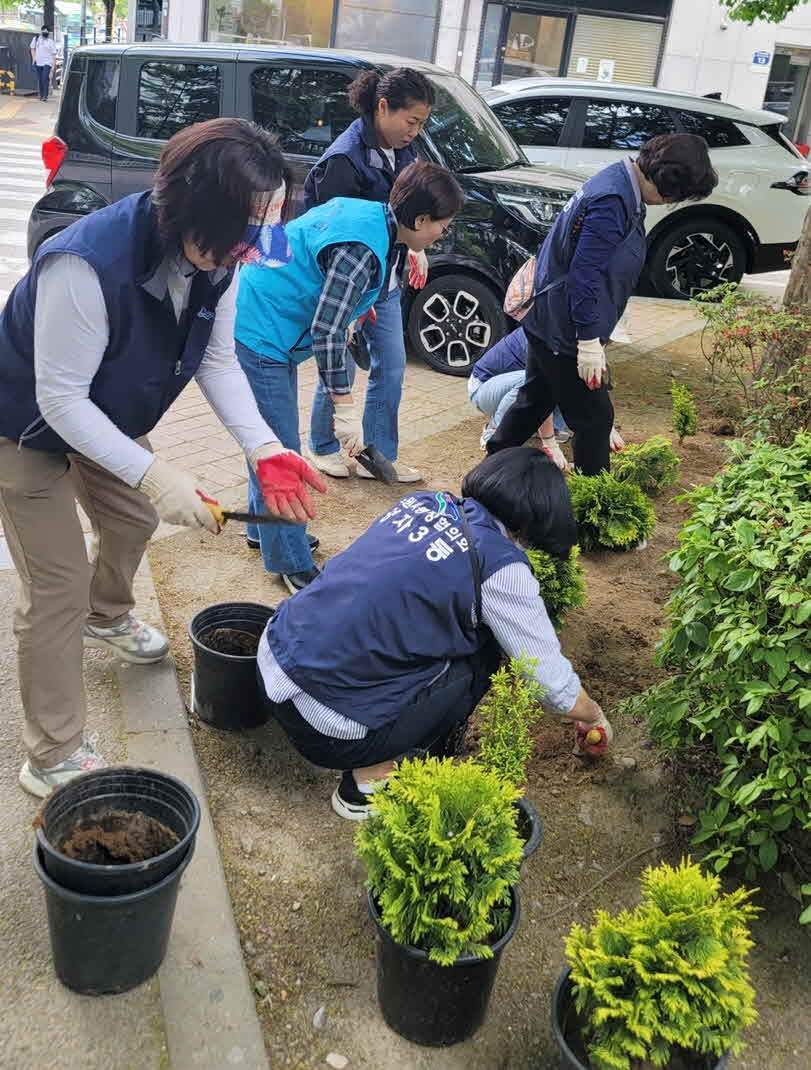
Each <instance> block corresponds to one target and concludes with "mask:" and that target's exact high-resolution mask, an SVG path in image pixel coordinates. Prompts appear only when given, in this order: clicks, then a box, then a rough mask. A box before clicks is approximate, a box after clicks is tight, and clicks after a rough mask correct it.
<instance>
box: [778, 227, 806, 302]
mask: <svg viewBox="0 0 811 1070" xmlns="http://www.w3.org/2000/svg"><path fill="white" fill-rule="evenodd" d="M783 304H784V305H785V306H786V307H787V308H788V307H791V306H793V305H799V306H800V307H801V308H802V307H803V306H805V307H807V308H811V207H809V209H808V211H807V212H806V213H805V222H804V223H803V231H802V234H801V235H800V243H799V245H798V246H797V252H796V253H795V254H794V256H793V257H792V259H791V275H790V276H789V280H788V286H786V293H785V296H784V298H783Z"/></svg>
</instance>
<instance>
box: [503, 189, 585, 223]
mask: <svg viewBox="0 0 811 1070" xmlns="http://www.w3.org/2000/svg"><path fill="white" fill-rule="evenodd" d="M570 197H571V194H570V193H564V192H563V191H562V190H557V189H539V190H538V191H537V193H530V194H526V193H497V194H496V199H497V200H498V202H499V204H500V205H501V207H502V208H504V209H506V211H508V212H509V213H510V214H511V215H514V216H516V217H517V218H518V219H520V220H521V222H522V223H528V224H529V225H530V226H531V227H538V226H541V227H544V228H547V227H551V226H552V224H553V223H554V222H555V220H556V219H557V217H558V215H559V214H560V212H561V210H562V209H563V206H564V204H566V202H567V201H568V200H569V198H570Z"/></svg>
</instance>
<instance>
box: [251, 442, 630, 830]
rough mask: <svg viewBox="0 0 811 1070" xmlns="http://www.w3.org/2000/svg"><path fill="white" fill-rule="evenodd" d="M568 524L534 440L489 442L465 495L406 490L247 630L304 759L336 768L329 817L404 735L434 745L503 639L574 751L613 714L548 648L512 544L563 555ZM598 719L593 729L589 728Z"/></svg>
mask: <svg viewBox="0 0 811 1070" xmlns="http://www.w3.org/2000/svg"><path fill="white" fill-rule="evenodd" d="M576 537H577V532H576V528H575V522H574V518H573V516H572V509H571V503H570V501H569V493H568V490H567V489H566V482H565V480H564V477H563V475H562V474H561V472H560V471H559V469H558V468H557V466H556V465H555V464H554V462H553V461H552V460H550V459H549V458H548V457H546V456H545V454H543V453H541V452H540V451H538V450H534V449H531V448H528V447H517V448H515V449H509V450H504V451H503V452H501V453H499V454H497V455H496V456H494V457H488V458H487V459H486V460H484V461H482V463H481V464H480V465H478V466H477V467H476V468H474V469H473V470H472V471H471V472H469V473H468V474H467V476H465V479H464V480H463V482H462V498H461V499H459V498H456V497H454V495H452V494H444V493H434V492H429V491H425V492H414V493H413V494H411V495H410V496H409V497H407V498H403V500H402V501H400V502H399V503H398V504H397V505H395V506H393V508H391V509H389V511H388V512H387V513H385V514H384V515H383V516H381V517H380V518H379V519H378V520H376V521H375V522H374V523H373V524H372V526H371V527H370V528H369V529H368V531H366V532H365V534H363V535H361V536H360V538H358V539H356V540H355V542H354V543H353V544H352V545H351V546H350V547H349V548H348V549H346V550H345V551H344V552H343V553H341V554H338V555H337V557H333V558H332V559H331V560H330V561H329V562H328V564H327V565H326V567H325V569H324V571H323V572H322V573H321V575H320V577H319V578H318V579H317V580H316V582H315V583H312V584H310V586H309V587H307V589H306V590H304V591H302V592H301V593H300V594H297V595H295V596H294V597H293V598H288V599H287V601H286V602H284V603H282V605H281V606H280V607H279V609H278V611H277V612H276V614H275V616H274V617H273V618H272V619H271V621H270V622H269V624H268V627H267V629H266V631H265V634H264V635H263V637H262V640H261V641H260V644H259V653H258V667H259V674H260V682H261V684H262V686H263V687H264V691H265V694H266V696H267V699H268V702H269V704H270V707H271V712H272V714H273V715H274V716H275V717H276V718H277V719H278V720H279V721H280V723H281V724H282V726H283V727H284V728H285V730H286V731H287V733H288V735H289V736H290V739H291V741H292V743H293V744H294V745H295V747H296V748H297V749H298V750H299V751H300V752H301V754H302V755H304V757H305V758H307V759H308V760H309V761H311V762H313V763H314V764H315V765H319V766H324V767H326V768H331V769H342V770H343V771H344V773H343V777H342V779H341V782H340V784H339V786H338V787H337V788H336V790H335V792H334V793H333V796H332V806H333V809H334V810H335V812H336V813H337V814H339V815H340V816H341V817H345V818H349V819H351V820H360V819H362V818H364V817H366V816H367V814H368V812H369V798H368V795H369V791H370V785H371V784H372V783H374V781H376V780H380V779H383V778H384V777H386V776H388V774H389V773H390V772H391V770H392V768H393V763H394V760H395V759H397V758H399V757H402V756H403V755H404V754H406V753H407V752H409V751H412V750H415V749H416V750H425V749H428V748H430V749H431V750H432V751H434V752H442V751H443V750H444V749H445V747H446V746H447V744H448V742H450V740H452V739H453V738H454V737H455V736H456V734H457V729H458V728H459V727H460V725H461V724H463V723H464V721H465V720H466V719H467V718H468V717H469V716H470V714H471V713H472V712H473V710H474V709H475V707H476V705H477V704H478V702H479V701H480V699H481V698H482V697H483V695H484V694H485V692H486V691H487V689H488V687H489V683H490V676H491V674H492V673H493V672H495V670H496V669H497V668H498V664H499V659H500V656H501V654H502V652H503V653H504V654H506V655H508V656H516V655H519V654H521V653H522V652H523V653H525V654H527V655H529V657H531V658H535V659H536V663H537V667H536V670H535V672H536V676H537V679H538V682H539V683H540V685H541V687H542V688H543V691H544V697H543V703H544V705H545V706H546V707H547V709H550V710H553V711H555V712H557V713H558V714H560V715H561V716H562V717H564V718H567V719H568V720H570V721H572V722H574V724H575V746H576V753H589V754H595V755H596V754H602V753H603V752H604V751H605V750H606V749H607V747H608V744H609V743H610V742H611V737H612V732H611V726H610V724H609V723H608V721H607V720H606V719H605V717H604V715H603V713H602V710H601V709H600V707H599V706H598V705H597V703H596V702H594V701H593V700H592V699H591V698H589V696H588V695H587V694H586V692H585V691H584V690H583V687H582V686H581V684H580V680H579V678H578V676H577V674H576V673H575V671H574V670H573V669H572V666H571V664H570V663H569V661H568V660H567V659H566V658H565V657H564V656H563V654H562V653H561V650H560V644H559V643H558V639H557V636H556V635H555V632H554V629H553V628H552V625H551V623H550V621H549V616H548V614H547V612H546V609H545V607H544V604H543V600H542V598H541V597H540V593H539V589H538V583H537V581H536V579H535V577H534V576H533V574H532V570H531V568H530V566H529V561H528V560H527V557H526V554H525V553H524V551H523V550H522V549H521V547H522V546H533V547H537V548H539V549H543V550H546V551H547V552H548V553H551V554H555V555H559V556H565V555H567V554H568V553H569V550H570V549H571V547H572V545H573V544H574V542H575V540H576ZM592 728H597V729H598V730H599V732H600V737H601V740H600V742H599V743H596V744H592V745H589V744H588V743H587V742H586V739H585V737H586V733H587V732H588V731H589V730H590V729H592Z"/></svg>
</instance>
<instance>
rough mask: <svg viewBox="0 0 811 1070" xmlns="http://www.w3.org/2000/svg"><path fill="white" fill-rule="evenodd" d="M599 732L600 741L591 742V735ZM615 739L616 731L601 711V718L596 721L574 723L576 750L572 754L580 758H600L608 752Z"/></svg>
mask: <svg viewBox="0 0 811 1070" xmlns="http://www.w3.org/2000/svg"><path fill="white" fill-rule="evenodd" d="M590 732H597V734H598V735H599V737H600V738H599V739H595V740H590V739H589V738H588V737H589V733H590ZM613 739H614V729H613V728H612V727H611V723H610V721H609V720H608V718H607V717H606V715H605V714H604V713H603V711H602V710H600V716H599V717H598V718H597V720H596V721H589V722H586V721H575V723H574V748H573V749H572V754H576V755H577V756H578V757H581V758H582V757H583V756H586V757H589V758H600V757H601V756H602V755H603V754H605V752H606V751H607V750H608V748H609V746H610V745H611V743H612V742H613Z"/></svg>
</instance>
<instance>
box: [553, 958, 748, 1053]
mask: <svg viewBox="0 0 811 1070" xmlns="http://www.w3.org/2000/svg"><path fill="white" fill-rule="evenodd" d="M570 974H571V970H570V969H569V967H568V966H567V967H566V969H565V970H564V971H563V973H561V975H560V977H558V981H557V984H556V985H555V992H554V995H553V996H552V1033H553V1035H554V1037H555V1040H556V1041H557V1045H558V1048H559V1049H560V1068H561V1070H591V1063H589V1061H588V1057H587V1055H586V1051H585V1047H584V1044H583V1039H582V1036H581V1033H580V1021H579V1019H578V1016H577V1011H576V1009H575V1005H574V997H573V996H572V981H571V977H570ZM727 1065H728V1064H727V1056H726V1055H722V1056H721V1058H720V1059H718V1060H715V1059H714V1057H713V1056H711V1055H710V1056H703V1057H702V1056H697V1057H696V1061H695V1063H694V1065H693V1068H692V1070H726V1067H727ZM665 1070H666V1068H665Z"/></svg>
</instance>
